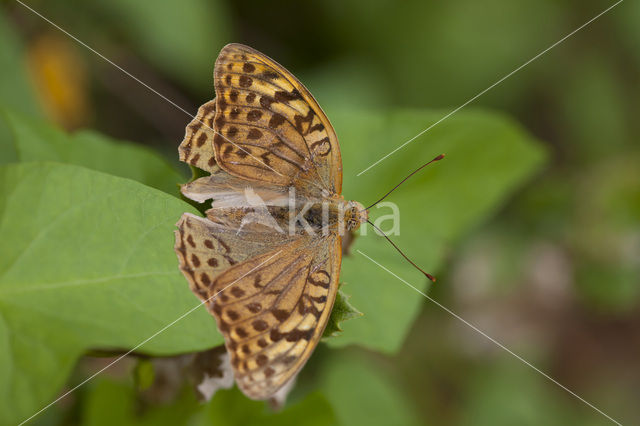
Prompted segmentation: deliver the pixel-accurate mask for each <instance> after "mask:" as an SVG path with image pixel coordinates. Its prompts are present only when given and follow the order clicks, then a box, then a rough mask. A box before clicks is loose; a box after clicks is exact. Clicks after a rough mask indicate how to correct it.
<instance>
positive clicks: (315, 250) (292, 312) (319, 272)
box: [209, 236, 341, 399]
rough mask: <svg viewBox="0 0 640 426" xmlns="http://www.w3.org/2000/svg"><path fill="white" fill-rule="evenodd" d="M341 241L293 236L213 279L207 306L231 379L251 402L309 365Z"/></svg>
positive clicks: (330, 296) (327, 310)
mask: <svg viewBox="0 0 640 426" xmlns="http://www.w3.org/2000/svg"><path fill="white" fill-rule="evenodd" d="M340 244H341V242H340V237H338V236H330V237H328V238H325V239H314V240H311V241H310V240H309V238H299V239H297V240H296V241H293V242H291V243H289V244H287V245H285V246H282V247H279V248H277V249H274V250H273V251H270V252H267V253H264V254H262V255H259V256H255V257H253V258H251V259H249V260H247V261H245V262H242V263H240V264H238V265H236V266H233V267H231V268H229V269H228V270H227V271H225V272H223V273H221V274H220V275H218V277H217V278H216V280H215V281H214V282H213V284H212V285H211V287H210V290H209V297H211V296H214V295H216V294H218V292H220V293H219V294H218V295H217V296H216V297H214V298H213V299H212V300H211V302H210V303H209V308H210V310H211V311H212V312H213V314H214V316H215V317H216V320H217V324H218V329H219V330H220V332H221V333H222V334H223V335H224V338H225V344H226V347H227V351H228V352H229V354H230V357H231V365H232V366H233V369H234V372H235V379H236V382H237V384H238V386H239V387H240V388H241V389H242V391H243V392H244V393H245V394H246V395H247V396H249V397H251V398H253V399H266V398H269V397H271V396H272V395H273V394H274V393H275V392H277V391H278V390H279V389H280V388H281V387H282V386H284V385H285V384H286V383H287V382H289V381H290V380H291V379H292V378H293V377H294V376H295V375H296V374H297V373H298V371H299V370H300V368H302V366H303V365H304V364H305V363H306V361H307V360H308V358H309V356H310V354H311V352H312V351H313V349H314V348H315V347H316V346H317V344H318V342H319V341H320V338H321V337H322V333H323V332H324V329H325V327H326V325H327V321H328V319H329V315H330V314H331V309H332V307H333V302H334V300H335V297H336V292H337V290H338V275H339V273H340V262H341V255H340Z"/></svg>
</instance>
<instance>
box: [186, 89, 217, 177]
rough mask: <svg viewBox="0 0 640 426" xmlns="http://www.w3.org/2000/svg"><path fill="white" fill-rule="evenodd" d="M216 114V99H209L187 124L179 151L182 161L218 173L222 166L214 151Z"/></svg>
mask: <svg viewBox="0 0 640 426" xmlns="http://www.w3.org/2000/svg"><path fill="white" fill-rule="evenodd" d="M215 115H216V103H215V101H209V102H207V103H205V104H204V105H202V106H201V107H200V108H199V109H198V113H197V114H196V116H195V117H194V118H193V120H191V123H189V124H188V125H187V129H186V132H185V135H184V139H183V140H182V143H180V147H178V153H179V156H180V161H184V162H185V163H187V164H191V165H192V166H195V167H198V168H199V169H202V170H206V171H208V172H211V173H216V172H217V171H219V170H220V168H219V167H218V166H217V165H216V158H215V154H214V152H213V135H214V134H215V133H214V131H213V120H214V118H215Z"/></svg>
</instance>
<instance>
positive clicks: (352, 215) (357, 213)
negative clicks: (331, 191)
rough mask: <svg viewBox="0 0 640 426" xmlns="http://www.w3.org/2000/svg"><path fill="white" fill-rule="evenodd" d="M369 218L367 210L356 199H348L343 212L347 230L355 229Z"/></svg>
mask: <svg viewBox="0 0 640 426" xmlns="http://www.w3.org/2000/svg"><path fill="white" fill-rule="evenodd" d="M367 219H369V212H368V211H367V210H366V209H365V208H364V206H363V205H362V204H360V203H359V202H357V201H349V202H348V203H347V208H346V210H345V214H344V222H345V223H346V224H347V230H349V231H355V230H356V229H358V228H359V227H360V224H361V223H364V222H366V221H367Z"/></svg>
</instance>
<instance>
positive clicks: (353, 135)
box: [327, 109, 545, 352]
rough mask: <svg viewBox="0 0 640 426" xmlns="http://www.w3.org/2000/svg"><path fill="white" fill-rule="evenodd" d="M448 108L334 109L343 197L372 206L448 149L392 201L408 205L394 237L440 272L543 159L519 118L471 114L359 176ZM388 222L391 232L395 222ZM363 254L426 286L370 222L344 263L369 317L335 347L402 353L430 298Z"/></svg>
mask: <svg viewBox="0 0 640 426" xmlns="http://www.w3.org/2000/svg"><path fill="white" fill-rule="evenodd" d="M445 114H446V112H440V113H438V112H434V111H425V110H398V111H396V112H389V113H382V112H367V111H362V110H360V111H358V110H354V109H349V110H339V111H330V116H331V117H332V120H333V123H334V125H335V127H336V129H337V132H338V136H339V137H340V140H341V148H342V154H343V162H344V193H345V198H349V199H356V200H358V201H360V202H362V203H363V204H365V205H366V204H367V203H370V202H373V201H374V200H376V199H377V198H379V197H380V195H381V194H383V193H384V192H386V191H387V190H389V189H390V188H391V187H393V186H394V185H395V184H397V183H398V182H400V180H402V178H404V177H405V176H406V175H407V174H409V173H410V172H411V171H412V170H414V169H415V168H417V167H419V166H420V165H422V164H424V163H425V162H427V161H429V160H431V159H432V158H434V157H435V156H436V155H438V154H441V153H446V155H447V156H446V158H445V159H444V160H442V161H440V162H438V163H435V164H433V165H430V166H429V167H428V168H427V169H425V170H423V171H421V172H420V173H419V174H418V175H416V176H414V177H413V178H412V179H411V180H409V181H408V182H406V183H405V184H404V185H403V186H402V187H400V188H399V189H398V190H397V191H396V192H394V193H393V194H392V195H391V196H390V197H389V198H388V199H387V200H386V201H392V202H394V203H396V204H397V206H398V208H399V210H400V235H397V236H395V235H392V236H391V237H392V239H394V241H395V242H396V243H397V244H398V245H399V247H401V248H402V250H403V251H404V252H405V253H407V255H408V256H409V257H411V258H412V259H413V260H414V261H415V262H416V263H417V264H418V265H421V266H422V267H423V268H424V269H425V270H427V271H429V272H431V273H434V274H435V273H436V272H437V270H438V267H439V265H440V264H441V263H442V260H443V258H444V255H445V253H446V251H447V249H449V248H450V247H451V245H452V244H453V243H454V242H455V241H457V240H458V239H459V238H460V237H461V236H462V235H464V233H465V232H467V231H469V230H470V229H472V228H473V227H474V226H477V225H478V224H479V223H480V222H481V221H482V220H484V219H486V218H487V217H488V216H489V215H490V214H492V213H493V212H494V211H495V210H496V209H497V208H498V207H499V206H500V205H501V204H502V203H503V202H504V200H505V198H506V197H507V196H508V195H509V194H510V193H511V192H513V191H514V189H516V188H517V187H518V186H519V185H521V184H522V183H523V182H524V181H526V180H527V179H528V178H529V177H530V176H531V175H532V174H533V173H534V172H535V171H536V170H537V169H538V168H539V167H540V166H541V164H542V163H543V160H544V158H545V155H544V154H545V153H544V151H543V149H542V147H541V146H540V145H538V144H537V143H536V142H535V141H533V140H532V139H531V137H530V136H528V135H527V134H526V133H525V132H524V131H523V130H522V129H521V128H520V127H519V126H518V125H516V124H515V123H514V122H512V121H511V120H509V119H507V118H505V117H504V116H501V115H498V114H492V113H485V112H473V111H472V112H468V111H467V112H460V113H458V114H456V115H453V116H451V117H449V118H448V119H447V120H444V121H442V122H441V123H439V124H438V125H437V126H435V127H433V128H432V129H431V130H429V132H427V133H425V134H424V135H422V136H421V137H419V138H418V139H416V140H415V141H413V142H412V143H410V144H409V145H407V146H406V147H404V148H403V149H401V150H399V151H398V152H397V153H395V154H393V155H391V156H390V157H389V158H387V159H386V160H384V161H383V162H381V163H380V164H378V165H377V166H375V167H374V168H372V169H371V170H369V171H367V172H366V173H364V174H362V175H361V176H357V173H359V172H360V171H361V170H363V169H365V168H366V167H368V166H369V165H371V164H372V163H374V162H375V161H377V160H378V159H380V158H381V157H383V156H384V155H386V154H387V153H388V152H390V151H391V150H393V149H394V148H396V147H397V146H399V145H401V144H402V143H404V142H405V141H407V140H408V139H410V138H411V137H413V136H415V135H416V134H418V133H419V132H420V131H422V130H424V129H426V128H427V127H428V126H429V125H431V124H433V123H435V122H436V121H437V120H439V119H440V118H442V117H443V116H444V115H445ZM390 211H391V209H390V208H389V207H374V208H372V209H371V211H370V217H371V218H372V220H374V221H375V219H376V217H379V216H380V215H387V214H389V213H390ZM374 223H375V222H374ZM382 226H383V228H385V227H386V228H388V227H389V223H384V224H382ZM365 233H366V235H365ZM358 250H360V251H362V252H363V253H364V254H366V255H367V256H370V257H371V258H372V259H374V260H375V261H377V262H379V263H380V264H381V265H383V266H384V267H386V268H388V269H389V270H391V271H392V272H394V273H395V274H398V275H399V276H400V277H402V278H403V279H405V280H407V281H408V282H409V283H411V284H412V285H414V286H416V287H417V288H419V289H421V290H424V289H425V284H426V281H427V280H426V278H425V277H424V276H423V275H422V274H420V272H418V271H417V270H415V269H414V268H413V267H412V266H411V265H409V264H408V263H407V262H406V261H405V260H404V259H403V258H402V257H401V256H400V254H399V253H397V252H396V251H395V250H394V249H393V247H391V246H390V245H389V244H388V243H387V242H386V241H385V240H384V239H383V238H382V237H380V236H378V235H376V234H375V233H374V232H373V231H372V230H371V229H370V228H369V227H368V225H367V224H365V225H363V227H362V228H361V232H360V236H359V237H358V238H357V239H356V240H355V243H354V244H353V246H352V247H351V250H350V251H351V255H350V256H348V257H345V258H344V259H343V267H342V275H341V279H342V280H344V281H345V282H348V283H349V288H348V290H347V292H348V293H349V294H351V295H352V298H351V299H350V302H351V303H353V305H354V306H356V307H357V308H358V310H360V311H362V313H363V314H364V316H363V317H362V319H358V320H357V321H349V322H347V323H345V324H344V333H343V334H342V335H341V336H340V337H339V338H336V339H330V340H328V341H327V344H329V345H331V346H344V345H348V344H352V343H357V344H361V345H363V346H366V347H369V348H372V349H376V350H381V351H385V352H394V351H396V350H397V349H398V348H399V346H400V345H401V344H402V341H403V340H404V338H405V336H406V334H407V331H408V329H409V327H410V325H411V323H412V322H413V320H414V318H415V317H416V315H417V314H418V310H419V308H420V306H421V305H422V303H423V302H424V301H425V300H424V297H423V296H421V295H420V294H418V293H416V292H415V291H414V290H413V289H411V288H409V287H407V286H406V285H405V284H403V283H402V282H401V281H400V280H398V279H397V278H395V277H393V276H392V275H390V274H389V273H388V272H386V271H385V270H383V269H382V268H381V267H379V266H377V265H376V264H375V263H373V262H371V261H370V260H368V259H367V258H366V257H365V256H363V255H362V254H360V253H359V252H358ZM436 285H445V286H446V285H447V283H446V282H438V283H437V284H436ZM469 285H473V283H469Z"/></svg>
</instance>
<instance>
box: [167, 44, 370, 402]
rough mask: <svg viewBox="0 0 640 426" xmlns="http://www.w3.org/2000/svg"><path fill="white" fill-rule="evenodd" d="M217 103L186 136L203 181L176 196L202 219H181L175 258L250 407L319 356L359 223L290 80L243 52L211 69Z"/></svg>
mask: <svg viewBox="0 0 640 426" xmlns="http://www.w3.org/2000/svg"><path fill="white" fill-rule="evenodd" d="M214 85H215V91H216V97H215V99H214V100H212V101H209V102H207V103H205V104H204V105H202V106H201V107H200V108H199V110H198V113H197V115H196V117H195V118H194V120H193V121H191V123H190V124H189V125H188V126H187V129H186V134H185V138H184V140H183V141H182V143H181V144H180V147H179V156H180V160H181V161H184V162H186V163H188V164H190V165H192V166H195V167H197V168H199V169H202V170H204V171H207V172H209V173H210V175H209V176H205V177H201V178H199V179H197V180H195V181H193V182H190V183H188V184H185V185H182V187H181V192H182V194H183V195H184V196H185V197H188V198H190V199H192V200H194V201H197V202H204V201H206V200H210V199H211V200H213V201H212V203H211V209H209V210H207V211H206V212H205V214H206V217H201V216H198V215H194V214H191V213H185V214H183V215H182V217H181V218H180V220H179V221H178V223H177V224H176V226H177V228H178V229H177V231H176V232H175V235H176V244H175V251H176V254H177V256H178V259H179V266H180V270H181V271H182V273H183V275H184V276H185V277H186V279H187V281H188V282H189V286H190V288H191V290H192V291H193V292H194V293H195V294H196V295H197V296H198V297H199V298H200V299H201V300H203V301H204V302H205V303H206V305H207V308H208V310H209V311H210V312H211V313H212V314H213V316H214V317H215V319H216V322H217V326H218V330H219V331H220V333H222V335H223V336H224V340H225V347H226V350H227V352H228V353H229V356H230V362H231V366H232V368H233V372H234V377H235V381H236V383H237V385H238V387H239V388H240V389H241V390H242V392H244V394H245V395H247V396H248V397H250V398H252V399H269V398H271V397H272V396H273V395H274V394H275V393H276V392H277V391H278V390H280V389H281V388H283V387H284V386H285V385H287V384H288V383H290V382H291V380H292V379H293V378H294V377H295V376H296V375H297V373H298V372H299V371H300V369H301V368H302V367H303V366H304V364H305V363H306V362H307V360H308V359H309V357H310V356H311V354H312V352H313V350H314V348H315V347H316V346H317V345H318V342H319V341H320V338H321V337H322V334H323V331H324V329H325V327H326V325H327V322H328V319H329V316H330V314H331V310H332V307H333V304H334V301H335V298H336V293H337V290H338V279H339V275H340V265H341V260H342V253H341V241H342V236H343V235H344V234H345V232H351V231H355V230H356V229H358V227H359V226H360V224H361V223H363V222H365V221H367V215H368V212H367V210H366V209H364V207H363V206H362V204H360V203H358V202H356V201H348V200H345V199H344V198H343V197H342V195H341V192H342V159H341V156H340V146H339V144H338V138H337V136H336V133H335V131H334V129H333V127H332V126H331V123H330V122H329V119H328V118H327V116H326V115H325V114H324V112H323V111H322V109H321V108H320V106H319V105H318V103H317V102H316V100H315V99H314V98H313V96H312V95H311V93H309V91H308V90H307V89H306V88H305V87H304V86H303V85H302V83H300V81H298V80H297V79H296V78H295V77H294V76H293V75H292V74H291V73H290V72H289V71H287V70H286V69H285V68H284V67H282V66H281V65H279V64H278V63H277V62H275V61H274V60H272V59H270V58H269V57H267V56H266V55H264V54H262V53H260V52H258V51H256V50H254V49H252V48H250V47H247V46H244V45H241V44H229V45H227V46H225V47H224V48H223V49H222V50H221V52H220V54H219V56H218V58H217V60H216V63H215V69H214Z"/></svg>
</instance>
